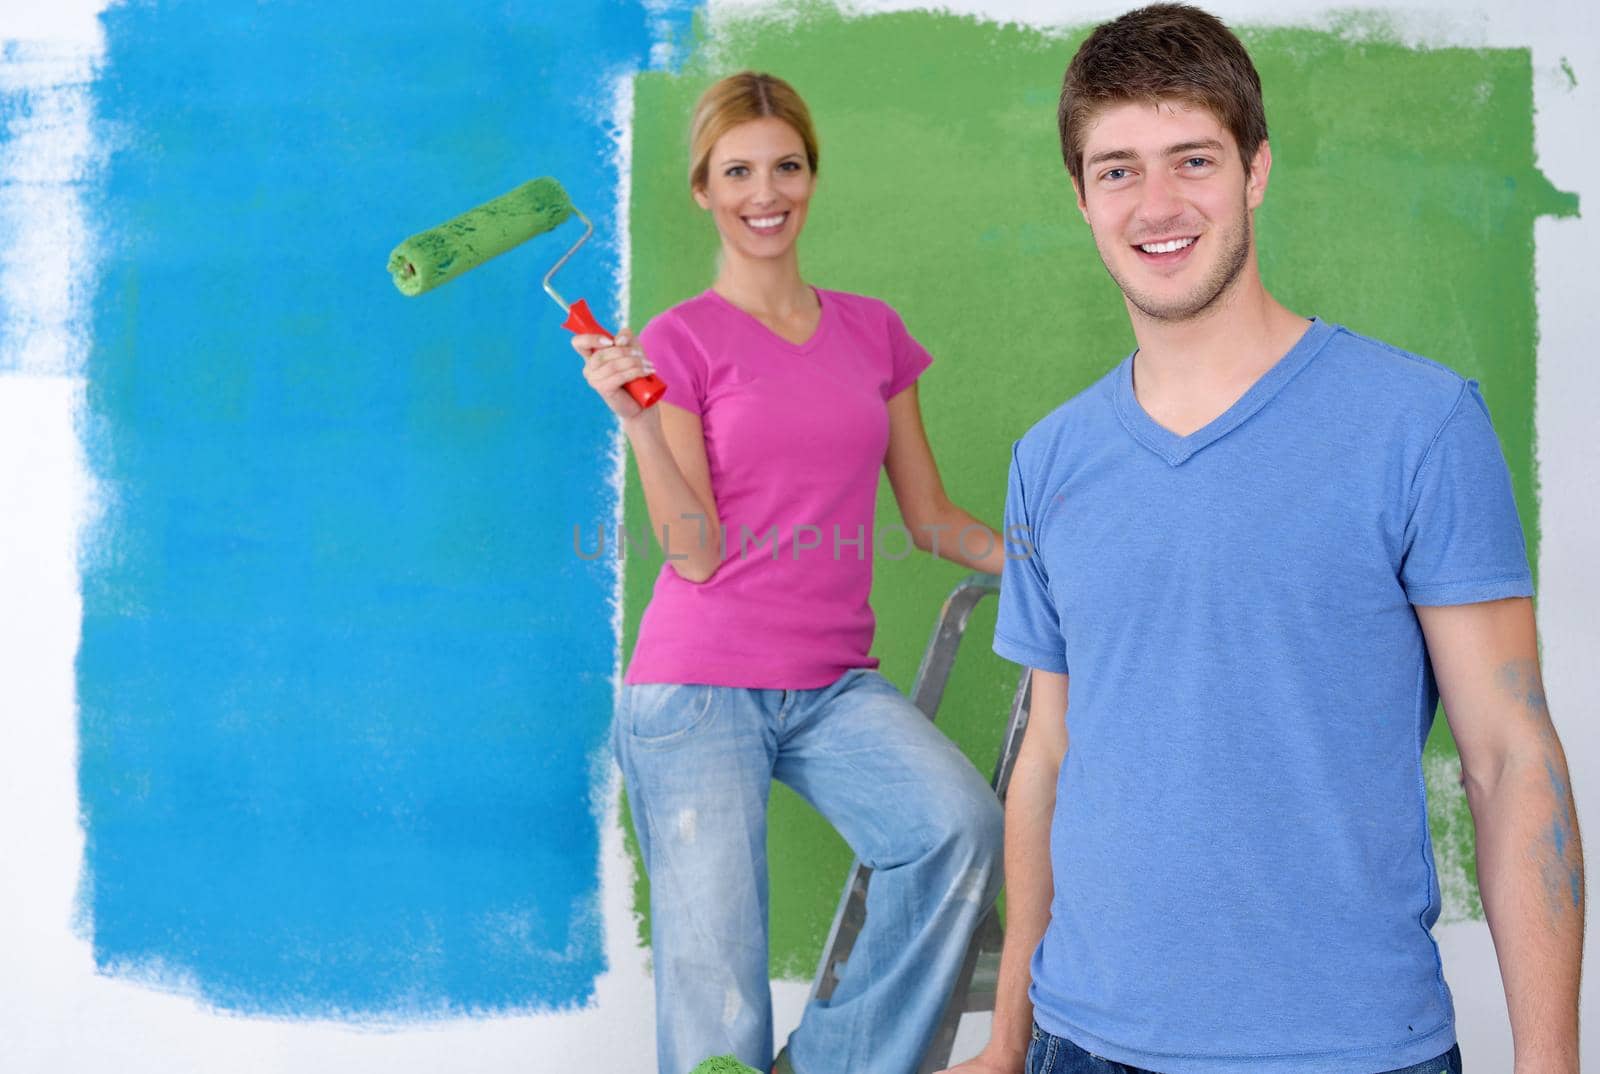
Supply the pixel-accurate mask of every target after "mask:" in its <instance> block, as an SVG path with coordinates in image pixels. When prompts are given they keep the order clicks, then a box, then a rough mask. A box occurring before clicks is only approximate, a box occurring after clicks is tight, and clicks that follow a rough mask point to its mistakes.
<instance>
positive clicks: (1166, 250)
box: [1139, 239, 1194, 254]
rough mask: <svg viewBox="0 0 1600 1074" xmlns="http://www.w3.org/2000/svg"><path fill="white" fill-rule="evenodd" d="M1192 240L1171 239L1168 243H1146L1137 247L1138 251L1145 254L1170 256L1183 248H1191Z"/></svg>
mask: <svg viewBox="0 0 1600 1074" xmlns="http://www.w3.org/2000/svg"><path fill="white" fill-rule="evenodd" d="M1193 245H1194V240H1193V239H1172V240H1171V241H1169V242H1146V243H1141V244H1140V245H1139V249H1141V250H1143V251H1144V252H1145V253H1147V254H1170V253H1172V252H1173V251H1174V250H1181V249H1183V248H1184V247H1185V246H1193Z"/></svg>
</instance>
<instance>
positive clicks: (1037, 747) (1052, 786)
mask: <svg viewBox="0 0 1600 1074" xmlns="http://www.w3.org/2000/svg"><path fill="white" fill-rule="evenodd" d="M1066 714H1067V676H1065V675H1061V674H1058V673H1056V672H1050V671H1040V670H1038V669H1037V668H1036V669H1034V671H1033V693H1032V695H1031V697H1030V698H1029V702H1028V729H1027V730H1026V731H1025V732H1023V735H1022V745H1021V746H1020V747H1019V748H1018V750H1017V763H1016V766H1015V767H1014V768H1013V769H1012V770H1011V784H1010V786H1009V787H1008V788H1007V790H1006V942H1005V947H1004V948H1002V949H1001V952H1000V979H999V981H998V983H997V985H996V989H995V1001H994V1023H993V1026H992V1027H991V1028H990V1030H989V1043H988V1045H987V1046H986V1047H985V1048H984V1049H983V1051H982V1052H981V1053H979V1054H978V1056H977V1057H976V1058H974V1059H971V1060H968V1061H967V1062H965V1063H962V1064H961V1065H960V1066H958V1067H954V1068H952V1071H951V1072H950V1074H957V1072H959V1074H1021V1071H1022V1069H1023V1063H1024V1060H1025V1059H1026V1058H1027V1055H1028V1043H1029V1039H1030V1035H1031V1031H1032V1029H1033V1004H1032V1003H1031V1002H1029V1000H1028V966H1029V963H1030V962H1031V961H1032V959H1033V951H1034V948H1036V947H1038V946H1039V941H1040V940H1041V939H1043V938H1044V930H1045V926H1046V925H1048V924H1049V923H1050V897H1051V895H1052V894H1053V893H1054V891H1055V884H1054V882H1053V881H1052V879H1051V876H1050V819H1051V817H1053V816H1054V815H1055V806H1056V779H1057V777H1058V775H1059V774H1060V772H1061V759H1062V758H1063V757H1064V756H1066V753H1067V721H1066Z"/></svg>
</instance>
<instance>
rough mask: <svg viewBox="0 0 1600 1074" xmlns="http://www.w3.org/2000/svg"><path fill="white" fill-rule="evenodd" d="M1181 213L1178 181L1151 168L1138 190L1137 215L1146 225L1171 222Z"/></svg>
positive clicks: (1160, 170) (1181, 202)
mask: <svg viewBox="0 0 1600 1074" xmlns="http://www.w3.org/2000/svg"><path fill="white" fill-rule="evenodd" d="M1182 212H1183V197H1182V194H1181V192H1180V191H1179V189H1178V181H1177V179H1176V178H1174V177H1173V176H1172V175H1169V174H1168V173H1167V172H1166V171H1164V170H1163V169H1160V168H1153V169H1151V171H1150V172H1149V174H1147V175H1146V176H1145V177H1144V182H1143V183H1142V184H1141V186H1140V188H1139V215H1140V217H1141V218H1143V219H1144V220H1145V221H1146V222H1148V223H1156V222H1159V221H1163V220H1171V219H1172V218H1174V217H1176V216H1178V215H1180V214H1181V213H1182Z"/></svg>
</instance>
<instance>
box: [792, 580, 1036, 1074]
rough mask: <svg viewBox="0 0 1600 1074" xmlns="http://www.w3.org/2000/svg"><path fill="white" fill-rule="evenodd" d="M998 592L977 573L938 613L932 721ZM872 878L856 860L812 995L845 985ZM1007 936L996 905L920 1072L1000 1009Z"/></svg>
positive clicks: (1001, 783) (929, 670) (930, 671)
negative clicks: (975, 1019) (962, 652)
mask: <svg viewBox="0 0 1600 1074" xmlns="http://www.w3.org/2000/svg"><path fill="white" fill-rule="evenodd" d="M999 592H1000V582H999V580H998V579H996V578H995V577H994V576H993V575H988V574H972V575H969V576H968V577H967V578H965V579H964V580H963V581H962V582H961V583H960V584H959V585H957V586H956V587H955V589H953V590H951V592H950V595H949V596H948V597H947V598H945V602H944V607H943V608H941V609H940V611H939V620H938V622H937V624H935V626H934V628H933V637H932V638H930V639H929V640H928V647H927V649H926V650H924V651H923V654H922V663H921V665H920V666H918V668H917V677H916V679H915V680H914V681H913V682H912V684H911V700H912V702H913V703H914V704H915V705H916V706H917V708H919V709H921V710H922V712H923V714H924V715H926V716H927V717H928V719H929V720H934V719H936V717H937V714H938V711H939V702H940V700H941V699H942V698H943V697H944V688H945V683H946V682H947V681H948V680H949V678H950V670H951V668H953V667H954V666H955V662H956V650H957V649H958V648H959V647H960V645H961V638H962V636H963V635H964V634H965V633H966V630H967V620H968V619H970V618H971V617H972V610H973V609H974V608H975V607H977V606H978V603H979V602H980V601H981V600H983V598H984V597H987V596H989V595H990V594H991V593H994V594H998V593H999ZM1029 683H1030V676H1029V674H1028V669H1027V668H1023V669H1022V676H1021V678H1020V680H1019V681H1018V683H1017V689H1016V693H1015V694H1014V695H1013V697H1012V700H1011V715H1010V718H1009V719H1008V720H1007V721H1006V730H1005V737H1004V739H1003V740H1002V741H1001V746H1000V756H999V759H998V760H997V761H996V762H995V766H994V776H993V778H992V779H990V781H989V783H990V786H992V787H993V788H994V792H995V794H996V795H997V796H998V797H999V798H1000V800H1001V801H1002V802H1004V801H1005V797H1006V788H1007V786H1008V785H1009V784H1010V782H1011V769H1012V766H1013V765H1014V764H1015V763H1016V759H1017V749H1018V747H1020V746H1021V745H1022V733H1023V731H1025V730H1026V729H1027V726H1028V690H1029ZM871 880H872V869H871V868H870V867H868V866H866V865H863V864H862V863H861V862H860V860H857V861H856V862H855V863H854V864H852V865H851V867H850V877H849V879H848V880H847V881H846V882H845V886H844V894H843V895H841V896H840V898H839V908H838V910H837V911H835V912H834V915H833V927H832V928H831V929H829V931H828V942H827V943H825V944H824V945H823V947H822V961H821V963H820V964H819V965H818V966H817V977H816V980H815V982H814V983H813V984H812V986H811V998H812V999H813V1000H821V1001H826V1000H828V999H829V998H831V997H832V996H833V990H834V989H835V988H837V987H838V984H839V978H840V977H841V976H842V975H843V974H844V969H845V965H846V963H848V962H849V960H850V951H851V948H853V947H854V946H855V942H856V937H857V936H858V935H860V933H861V926H862V925H863V924H864V923H865V922H866V919H867V885H868V884H869V883H870V882H871ZM1003 940H1004V931H1003V930H1002V928H1001V926H1000V915H999V912H998V911H997V909H996V908H995V907H994V906H993V905H991V906H990V907H989V908H988V910H987V911H986V912H985V913H984V915H983V917H982V919H981V920H980V921H979V922H978V927H977V928H976V929H975V930H974V931H973V934H972V941H971V942H970V943H969V944H968V945H967V954H966V958H964V959H963V960H962V963H961V972H960V973H959V974H958V975H957V976H956V980H955V984H954V985H953V987H952V988H951V991H950V997H949V999H948V1000H947V1001H946V1003H945V1010H944V1017H943V1019H942V1020H941V1021H940V1022H939V1028H938V1029H937V1030H936V1031H935V1032H934V1035H933V1039H932V1040H931V1041H930V1042H929V1044H928V1050H927V1051H926V1052H925V1053H924V1054H923V1056H922V1063H921V1065H920V1066H919V1067H918V1068H917V1070H918V1074H933V1072H934V1071H937V1070H942V1069H944V1068H945V1067H946V1066H948V1065H949V1063H950V1049H951V1048H952V1047H953V1046H954V1044H955V1039H956V1030H957V1028H959V1026H960V1024H961V1016H962V1015H964V1014H968V1013H971V1012H973V1011H992V1010H994V998H995V988H996V984H997V982H998V980H999V977H1000V947H1001V944H1002V942H1003Z"/></svg>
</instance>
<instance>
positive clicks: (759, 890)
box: [614, 668, 1001, 1074]
mask: <svg viewBox="0 0 1600 1074" xmlns="http://www.w3.org/2000/svg"><path fill="white" fill-rule="evenodd" d="M614 744H615V746H616V753H617V759H618V761H619V762H620V763H621V766H622V774H623V779H624V781H625V783H626V786H627V790H628V802H629V804H630V806H631V807H632V810H633V820H634V828H635V830H636V831H637V832H638V835H639V844H640V847H641V849H642V850H643V852H644V864H645V868H646V870H647V871H648V872H649V874H650V916H651V951H652V956H653V962H654V966H655V992H656V1052H657V1062H658V1065H659V1068H660V1072H661V1074H686V1072H687V1071H689V1070H691V1069H692V1068H693V1067H695V1066H696V1065H698V1064H699V1063H700V1062H702V1061H703V1060H705V1059H706V1058H708V1057H710V1056H714V1055H728V1054H731V1055H734V1056H736V1057H737V1058H738V1059H739V1060H740V1061H741V1062H744V1063H747V1064H749V1065H751V1066H753V1067H755V1068H756V1069H757V1070H760V1071H765V1070H766V1069H767V1068H768V1066H769V1065H770V1064H771V1063H772V1044H773V1041H772V995H771V989H770V987H769V983H768V979H767V860H766V842H767V795H768V792H769V790H770V788H771V784H772V780H773V779H774V778H776V779H779V780H781V781H783V782H784V783H786V784H787V785H789V786H790V787H792V788H794V789H795V790H796V791H797V792H799V794H800V795H801V797H803V798H805V799H806V801H808V802H810V803H811V804H812V805H813V806H815V807H816V809H817V811H818V812H820V813H821V814H822V815H823V816H824V817H826V818H827V819H828V821H829V822H830V823H831V824H833V826H834V827H835V828H837V829H838V830H839V833H840V834H841V835H842V836H844V838H845V841H846V842H848V843H849V844H850V846H851V848H852V849H853V850H854V851H855V853H856V854H857V856H859V857H860V858H861V860H862V861H864V862H865V863H866V864H868V865H870V866H871V867H872V869H873V874H872V883H871V886H870V887H869V888H868V895H867V920H866V924H865V926H863V928H862V931H861V933H860V935H859V936H858V937H857V939H856V943H855V947H854V949H853V950H852V952H851V955H850V960H849V965H848V966H847V968H846V970H845V972H844V974H843V976H842V978H841V979H840V981H839V984H838V987H837V988H836V989H835V990H834V994H833V996H832V998H831V999H829V1000H828V1001H827V1002H826V1003H817V1002H813V1003H811V1004H810V1005H808V1006H807V1008H806V1010H805V1013H804V1016H803V1017H802V1019H801V1022H800V1026H799V1028H798V1029H796V1030H795V1032H794V1035H793V1036H791V1037H790V1038H789V1044H788V1047H789V1058H790V1061H791V1062H792V1063H793V1065H794V1068H795V1071H796V1072H797V1074H891V1072H893V1074H907V1072H911V1071H914V1070H915V1069H916V1067H917V1064H918V1062H919V1060H920V1059H921V1056H922V1053H923V1050H924V1049H925V1048H926V1046H927V1042H928V1040H929V1039H930V1038H931V1037H932V1035H933V1031H934V1029H935V1028H936V1027H937V1025H938V1022H939V1019H940V1016H941V1015H942V1014H943V1011H944V1005H945V1001H946V999H947V998H948V996H949V993H950V988H951V985H952V982H953V980H954V977H955V975H956V973H957V972H958V970H959V968H960V964H961V960H962V956H963V955H964V954H965V952H966V946H967V940H968V937H969V936H970V934H971V932H972V929H973V928H974V927H975V926H976V925H977V923H978V920H979V918H980V917H981V915H982V914H983V912H984V911H985V910H986V909H987V908H988V906H989V904H990V903H991V902H992V901H993V899H994V897H995V895H996V893H997V892H998V890H999V887H1000V881H1001V874H1000V846H1001V813H1000V805H999V802H998V801H997V800H996V798H995V796H994V792H993V791H992V790H991V789H990V788H989V785H988V783H987V782H986V781H985V780H984V779H983V777H982V776H980V775H979V774H978V772H977V770H976V769H974V768H973V767H972V764H971V763H970V762H969V761H968V760H967V759H966V757H965V756H963V755H962V753H961V751H960V750H958V749H957V748H956V746H955V745H954V744H953V743H952V742H951V741H950V740H949V739H947V738H946V737H945V736H944V735H943V734H941V733H940V732H939V731H938V729H936V728H935V727H934V726H933V725H932V724H931V723H929V722H928V719H927V717H925V716H924V715H923V714H922V713H921V712H920V711H919V710H918V709H917V708H916V706H914V705H912V704H911V702H910V700H908V699H907V698H906V696H905V695H904V694H902V693H901V692H900V691H899V689H897V688H896V687H895V685H894V684H893V683H891V682H889V681H888V680H887V679H885V678H884V677H883V676H882V675H880V674H879V673H878V672H876V671H873V670H869V669H865V668H855V669H852V670H850V671H847V672H845V673H844V674H843V675H841V676H840V677H839V678H838V680H836V681H835V682H833V683H832V684H830V685H828V686H823V687H818V688H816V689H810V690H759V689H744V688H741V687H731V686H701V685H669V684H654V683H651V684H640V685H637V686H624V687H623V696H622V702H621V707H620V709H619V711H618V717H617V724H616V729H615V735H614ZM844 879H845V878H844V877H843V876H840V877H839V883H840V885H841V887H842V886H843V883H844Z"/></svg>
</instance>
